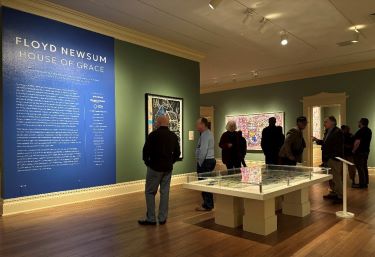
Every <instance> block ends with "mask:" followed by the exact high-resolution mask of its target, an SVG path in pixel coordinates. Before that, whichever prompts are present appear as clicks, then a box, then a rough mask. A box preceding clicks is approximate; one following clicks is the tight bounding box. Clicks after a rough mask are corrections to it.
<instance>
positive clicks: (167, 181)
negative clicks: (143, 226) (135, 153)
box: [145, 167, 172, 222]
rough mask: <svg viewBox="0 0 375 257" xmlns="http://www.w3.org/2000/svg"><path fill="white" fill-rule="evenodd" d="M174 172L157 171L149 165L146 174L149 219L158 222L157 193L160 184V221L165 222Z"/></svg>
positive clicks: (147, 216) (147, 217)
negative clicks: (156, 214) (156, 209)
mask: <svg viewBox="0 0 375 257" xmlns="http://www.w3.org/2000/svg"><path fill="white" fill-rule="evenodd" d="M171 178H172V172H157V171H154V170H153V169H151V168H150V167H147V176H146V188H145V194H146V205H147V214H146V219H147V221H151V222H156V216H155V195H156V194H157V192H158V188H159V186H160V203H159V215H158V220H159V222H160V221H161V222H164V221H166V220H167V218H168V204H169V188H170V185H171Z"/></svg>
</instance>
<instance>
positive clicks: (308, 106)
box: [302, 92, 347, 166]
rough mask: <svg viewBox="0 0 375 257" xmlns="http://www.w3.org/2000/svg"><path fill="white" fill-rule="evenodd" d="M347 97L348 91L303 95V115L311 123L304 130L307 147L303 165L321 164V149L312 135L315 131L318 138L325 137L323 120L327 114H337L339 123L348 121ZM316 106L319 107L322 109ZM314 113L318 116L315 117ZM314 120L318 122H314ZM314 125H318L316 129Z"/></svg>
mask: <svg viewBox="0 0 375 257" xmlns="http://www.w3.org/2000/svg"><path fill="white" fill-rule="evenodd" d="M346 99H347V95H346V93H325V92H322V93H319V94H316V95H312V96H306V97H303V99H302V102H303V115H304V116H306V117H307V120H308V121H309V125H308V126H307V128H306V129H305V131H304V138H305V140H306V149H305V151H304V153H303V165H305V166H313V165H319V164H318V163H319V162H320V164H321V159H319V158H321V149H320V147H317V146H316V145H315V144H313V143H312V137H313V136H314V133H316V137H318V138H322V137H323V135H324V131H323V122H322V121H323V119H324V118H325V116H329V115H333V116H335V117H336V119H337V121H338V125H341V124H345V123H346ZM316 107H319V108H320V109H319V108H316ZM314 108H315V109H314ZM314 111H315V112H314ZM314 115H316V116H317V117H316V118H314V117H313V116H314ZM319 116H320V119H319ZM314 122H315V123H316V124H314ZM314 126H316V128H315V131H314ZM314 151H315V154H314ZM314 157H315V160H314Z"/></svg>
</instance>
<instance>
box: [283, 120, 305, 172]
mask: <svg viewBox="0 0 375 257" xmlns="http://www.w3.org/2000/svg"><path fill="white" fill-rule="evenodd" d="M306 126H307V119H306V117H304V116H301V117H298V118H297V126H296V127H294V128H292V129H291V130H289V131H288V133H287V134H286V138H285V142H284V144H283V146H282V147H281V149H280V153H279V157H280V159H281V164H282V165H292V166H295V165H297V163H301V162H302V154H303V150H304V149H305V148H306V142H305V140H304V138H303V133H302V132H303V130H304V129H305V128H306Z"/></svg>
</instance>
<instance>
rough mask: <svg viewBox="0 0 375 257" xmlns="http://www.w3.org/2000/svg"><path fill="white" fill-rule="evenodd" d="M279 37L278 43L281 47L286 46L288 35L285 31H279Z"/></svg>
mask: <svg viewBox="0 0 375 257" xmlns="http://www.w3.org/2000/svg"><path fill="white" fill-rule="evenodd" d="M280 35H281V41H280V44H281V45H282V46H286V45H287V44H288V34H287V32H286V31H285V30H283V31H281V32H280Z"/></svg>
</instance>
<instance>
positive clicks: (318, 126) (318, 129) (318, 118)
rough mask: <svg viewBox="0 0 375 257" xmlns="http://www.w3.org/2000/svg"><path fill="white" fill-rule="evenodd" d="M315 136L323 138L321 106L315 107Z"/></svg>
mask: <svg viewBox="0 0 375 257" xmlns="http://www.w3.org/2000/svg"><path fill="white" fill-rule="evenodd" d="M312 121H313V136H314V137H316V138H322V108H321V107H320V106H315V107H313V120H312Z"/></svg>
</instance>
